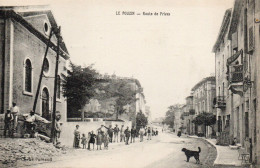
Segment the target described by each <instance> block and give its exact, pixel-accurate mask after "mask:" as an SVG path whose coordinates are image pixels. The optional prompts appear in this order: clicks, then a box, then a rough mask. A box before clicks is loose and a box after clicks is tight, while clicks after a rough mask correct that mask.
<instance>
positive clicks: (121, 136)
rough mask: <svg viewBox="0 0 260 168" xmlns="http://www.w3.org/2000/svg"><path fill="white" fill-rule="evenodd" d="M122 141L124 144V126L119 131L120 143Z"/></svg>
mask: <svg viewBox="0 0 260 168" xmlns="http://www.w3.org/2000/svg"><path fill="white" fill-rule="evenodd" d="M122 141H124V142H125V133H124V125H122V126H121V129H120V142H122Z"/></svg>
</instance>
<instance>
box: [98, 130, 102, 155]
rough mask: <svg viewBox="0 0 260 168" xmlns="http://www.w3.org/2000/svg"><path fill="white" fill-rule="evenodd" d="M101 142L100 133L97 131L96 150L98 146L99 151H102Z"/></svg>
mask: <svg viewBox="0 0 260 168" xmlns="http://www.w3.org/2000/svg"><path fill="white" fill-rule="evenodd" d="M102 141H103V135H102V133H101V131H100V130H99V131H98V135H97V150H98V146H99V149H100V150H102V149H101V145H102Z"/></svg>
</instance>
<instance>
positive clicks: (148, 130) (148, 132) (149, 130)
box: [147, 127, 152, 140]
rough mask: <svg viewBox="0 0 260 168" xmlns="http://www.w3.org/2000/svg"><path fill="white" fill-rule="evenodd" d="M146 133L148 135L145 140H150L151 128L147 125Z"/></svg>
mask: <svg viewBox="0 0 260 168" xmlns="http://www.w3.org/2000/svg"><path fill="white" fill-rule="evenodd" d="M147 134H148V137H147V140H152V135H151V134H152V131H151V128H150V127H148V129H147Z"/></svg>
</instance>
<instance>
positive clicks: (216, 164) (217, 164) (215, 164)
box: [188, 136, 241, 167]
mask: <svg viewBox="0 0 260 168" xmlns="http://www.w3.org/2000/svg"><path fill="white" fill-rule="evenodd" d="M188 137H190V138H196V139H201V140H204V141H206V142H207V143H209V144H211V145H212V146H214V148H215V149H216V151H217V157H216V159H215V161H214V163H213V166H234V167H241V165H235V164H219V163H216V161H217V160H218V158H219V152H218V148H217V146H216V144H214V143H213V142H211V141H209V140H208V139H206V138H204V137H195V136H188Z"/></svg>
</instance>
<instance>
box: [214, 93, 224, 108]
mask: <svg viewBox="0 0 260 168" xmlns="http://www.w3.org/2000/svg"><path fill="white" fill-rule="evenodd" d="M216 107H217V108H225V107H226V99H225V97H224V96H217V100H216Z"/></svg>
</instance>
